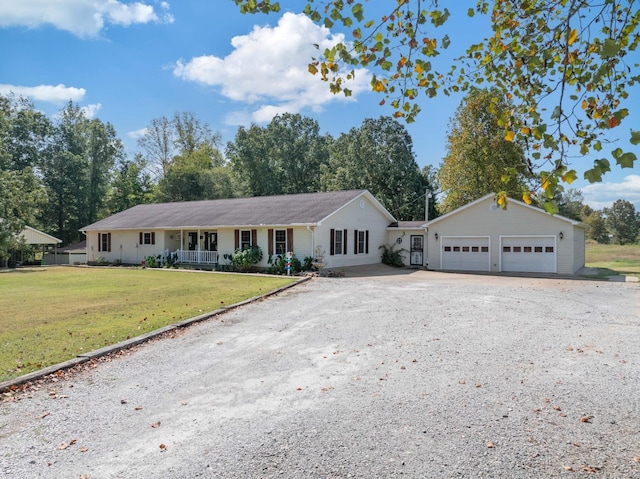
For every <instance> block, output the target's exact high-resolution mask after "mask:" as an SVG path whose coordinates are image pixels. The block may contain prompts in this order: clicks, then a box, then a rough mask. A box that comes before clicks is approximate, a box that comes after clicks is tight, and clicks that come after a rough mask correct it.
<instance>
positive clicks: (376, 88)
mask: <svg viewBox="0 0 640 479" xmlns="http://www.w3.org/2000/svg"><path fill="white" fill-rule="evenodd" d="M373 89H374V91H376V92H378V93H380V92H381V91H384V84H383V83H382V82H381V81H379V82H376V84H375V85H374V87H373Z"/></svg>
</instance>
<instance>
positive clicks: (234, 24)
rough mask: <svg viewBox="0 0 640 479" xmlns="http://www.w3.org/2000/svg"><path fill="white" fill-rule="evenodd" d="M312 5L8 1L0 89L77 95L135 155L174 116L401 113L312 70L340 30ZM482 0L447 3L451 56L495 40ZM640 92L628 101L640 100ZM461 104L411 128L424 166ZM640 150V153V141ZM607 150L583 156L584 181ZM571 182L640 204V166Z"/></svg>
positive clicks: (430, 111)
mask: <svg viewBox="0 0 640 479" xmlns="http://www.w3.org/2000/svg"><path fill="white" fill-rule="evenodd" d="M305 3H306V2H303V1H302V0H297V1H293V0H292V1H284V2H281V4H282V5H283V10H282V12H280V13H279V14H272V15H269V16H264V15H241V14H240V13H239V11H238V8H237V7H236V6H235V4H234V2H233V1H232V0H215V1H211V0H209V1H206V0H180V1H175V0H174V1H166V2H165V1H155V0H139V1H138V2H133V1H129V0H58V1H52V0H29V1H15V0H0V45H1V47H0V48H1V51H2V61H1V62H0V93H3V94H6V93H8V92H9V91H13V92H15V93H17V94H21V95H24V96H27V97H29V98H31V100H32V101H33V102H34V103H35V105H36V107H37V108H38V109H40V110H42V111H44V112H45V113H47V114H48V115H54V114H55V113H56V112H58V111H59V110H60V108H62V107H63V106H64V104H65V103H66V102H67V101H68V100H70V99H71V100H73V101H74V102H76V103H78V104H79V105H80V106H81V107H83V108H85V109H86V112H87V114H88V115H89V116H93V117H98V118H100V119H101V120H102V121H105V122H107V121H108V122H110V123H111V124H113V126H114V127H115V128H116V131H117V133H118V136H119V137H120V138H121V139H122V140H123V142H124V144H125V147H126V149H127V152H128V154H130V155H133V153H135V152H136V151H137V145H136V139H137V137H138V136H139V135H140V134H141V132H143V131H144V128H145V127H146V126H148V125H149V123H150V121H151V120H152V119H154V118H158V117H160V116H167V117H171V116H172V115H173V114H174V113H176V112H183V111H189V112H193V113H194V114H195V115H196V116H197V117H198V118H200V119H201V120H202V121H205V122H207V123H208V124H209V125H210V127H211V128H212V130H213V131H217V132H219V133H220V134H221V135H222V137H223V140H224V143H225V144H226V142H227V141H231V140H233V138H234V136H235V133H236V131H237V128H238V126H240V125H244V126H249V125H250V124H251V122H254V123H257V124H261V125H265V124H267V123H268V122H269V121H270V120H271V118H273V116H274V115H275V114H278V113H283V112H287V111H288V112H293V113H300V114H302V115H304V116H308V117H311V118H314V119H316V120H317V121H318V123H319V124H320V127H321V128H322V130H323V132H326V133H331V134H332V135H333V136H334V137H337V136H338V135H339V134H340V133H342V132H346V131H348V130H349V129H350V128H352V127H357V126H359V125H360V124H361V123H362V121H363V120H364V119H365V118H377V117H379V116H380V115H390V114H392V113H393V111H392V110H391V108H390V107H388V106H382V107H381V106H379V102H380V100H381V99H382V97H381V96H380V95H378V94H374V93H371V92H370V91H369V75H370V72H368V71H365V70H360V71H358V72H357V75H356V81H355V82H354V84H352V85H350V88H351V89H352V90H353V91H354V95H353V96H352V97H351V98H350V99H346V98H344V97H343V96H341V95H335V96H334V95H332V94H330V93H329V92H328V88H327V85H326V84H324V83H322V82H320V81H319V80H318V79H317V78H316V77H313V76H311V75H309V74H308V73H307V64H308V62H309V58H310V57H311V56H312V55H314V54H315V53H316V50H315V49H314V48H313V46H312V44H313V43H318V44H320V45H323V44H328V43H330V42H331V41H332V40H333V36H334V35H339V34H340V31H338V30H335V31H328V30H323V29H320V28H318V27H317V26H315V25H313V24H312V23H311V22H310V21H309V20H308V19H307V18H306V17H304V16H301V15H297V14H296V13H298V12H299V11H300V9H301V8H302V7H303V6H304V4H305ZM451 3H452V4H453V2H451ZM367 5H369V4H367ZM379 5H380V4H378V6H379ZM473 5H475V1H473V2H467V3H466V4H465V3H464V2H456V6H455V7H452V6H449V8H451V9H452V13H453V16H452V19H451V20H450V21H449V22H448V23H447V24H446V26H445V27H444V28H446V29H447V33H448V34H449V36H450V38H451V40H452V45H451V47H450V49H449V52H448V53H447V54H446V55H443V56H442V58H441V60H446V58H450V57H452V56H456V55H459V54H461V53H462V52H463V51H464V48H465V47H466V46H467V45H468V44H469V43H470V42H473V41H480V40H482V39H483V38H484V37H486V36H488V35H489V33H490V31H489V27H488V24H487V23H486V20H484V21H483V20H479V19H478V18H477V17H476V18H475V19H473V20H471V19H469V18H467V16H466V13H465V12H466V9H467V8H468V7H470V6H473ZM369 8H372V7H369ZM443 64H444V63H443ZM442 69H443V70H444V69H445V68H442ZM639 90H640V89H639V88H635V90H634V91H632V92H631V97H630V99H629V105H631V106H633V105H634V104H635V105H638V104H640V91H639ZM460 100H461V97H460V96H458V97H445V96H440V97H438V98H436V99H427V98H425V99H424V100H421V107H422V110H423V111H422V113H421V114H420V116H419V117H418V120H417V121H416V122H415V123H413V124H410V125H406V126H407V129H408V131H409V133H410V134H411V136H412V138H413V142H414V151H415V153H416V159H417V161H418V163H419V165H420V166H424V165H428V164H432V165H434V166H437V165H438V164H439V163H440V162H441V159H442V157H443V156H444V154H445V146H446V133H447V125H448V122H449V120H450V118H451V117H452V116H453V114H454V112H455V109H456V108H457V107H458V105H459V103H460ZM630 128H632V129H634V130H638V129H640V115H639V114H638V112H633V111H632V116H630V117H629V118H627V119H625V122H624V123H623V125H622V126H621V127H619V128H617V129H615V130H612V132H613V133H615V136H613V137H612V139H615V138H622V139H623V140H624V141H623V144H622V145H621V146H623V147H624V148H627V150H625V151H628V149H629V148H630V145H629V143H628V141H626V139H627V137H628V135H629V129H630ZM632 151H635V152H636V155H638V156H639V157H640V151H639V149H638V147H633V150H632ZM599 156H601V155H599ZM599 156H597V157H596V156H594V157H593V158H577V159H575V160H574V162H573V165H572V166H573V167H574V168H576V169H577V170H578V173H579V177H580V178H581V177H582V172H583V171H584V170H585V169H587V168H588V167H589V166H590V165H591V164H592V162H593V160H594V159H596V158H598V157H599ZM571 186H572V187H577V188H580V189H581V190H582V191H583V194H584V197H585V200H586V202H587V203H588V204H590V205H591V206H593V207H594V208H602V207H605V206H610V205H611V203H612V202H613V201H614V200H616V199H618V198H623V199H626V200H629V201H632V202H633V203H634V204H635V205H636V208H637V209H639V210H640V165H637V166H636V167H635V168H633V169H624V170H622V169H620V168H617V167H614V168H613V171H612V172H611V173H609V174H607V175H606V176H605V177H604V182H603V183H601V184H596V185H588V183H586V182H585V181H582V180H579V181H577V182H575V183H573V185H571Z"/></svg>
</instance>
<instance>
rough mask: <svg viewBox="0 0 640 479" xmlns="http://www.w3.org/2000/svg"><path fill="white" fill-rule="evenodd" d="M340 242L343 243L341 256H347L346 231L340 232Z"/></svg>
mask: <svg viewBox="0 0 640 479" xmlns="http://www.w3.org/2000/svg"><path fill="white" fill-rule="evenodd" d="M342 241H343V243H344V244H343V245H342V254H347V230H344V231H343V232H342Z"/></svg>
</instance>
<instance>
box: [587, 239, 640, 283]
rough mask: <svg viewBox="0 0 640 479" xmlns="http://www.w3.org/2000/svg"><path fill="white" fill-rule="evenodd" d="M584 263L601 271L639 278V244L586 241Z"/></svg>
mask: <svg viewBox="0 0 640 479" xmlns="http://www.w3.org/2000/svg"><path fill="white" fill-rule="evenodd" d="M586 256H587V257H586V265H587V266H588V267H590V268H600V269H602V270H603V273H605V274H606V273H608V272H609V271H610V272H611V274H615V273H618V274H624V275H631V276H638V277H639V278H640V245H624V246H620V245H607V244H591V243H587V251H586Z"/></svg>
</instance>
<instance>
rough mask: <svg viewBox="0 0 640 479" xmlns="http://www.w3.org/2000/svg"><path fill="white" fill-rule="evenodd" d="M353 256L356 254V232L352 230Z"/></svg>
mask: <svg viewBox="0 0 640 479" xmlns="http://www.w3.org/2000/svg"><path fill="white" fill-rule="evenodd" d="M353 254H358V230H353Z"/></svg>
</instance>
